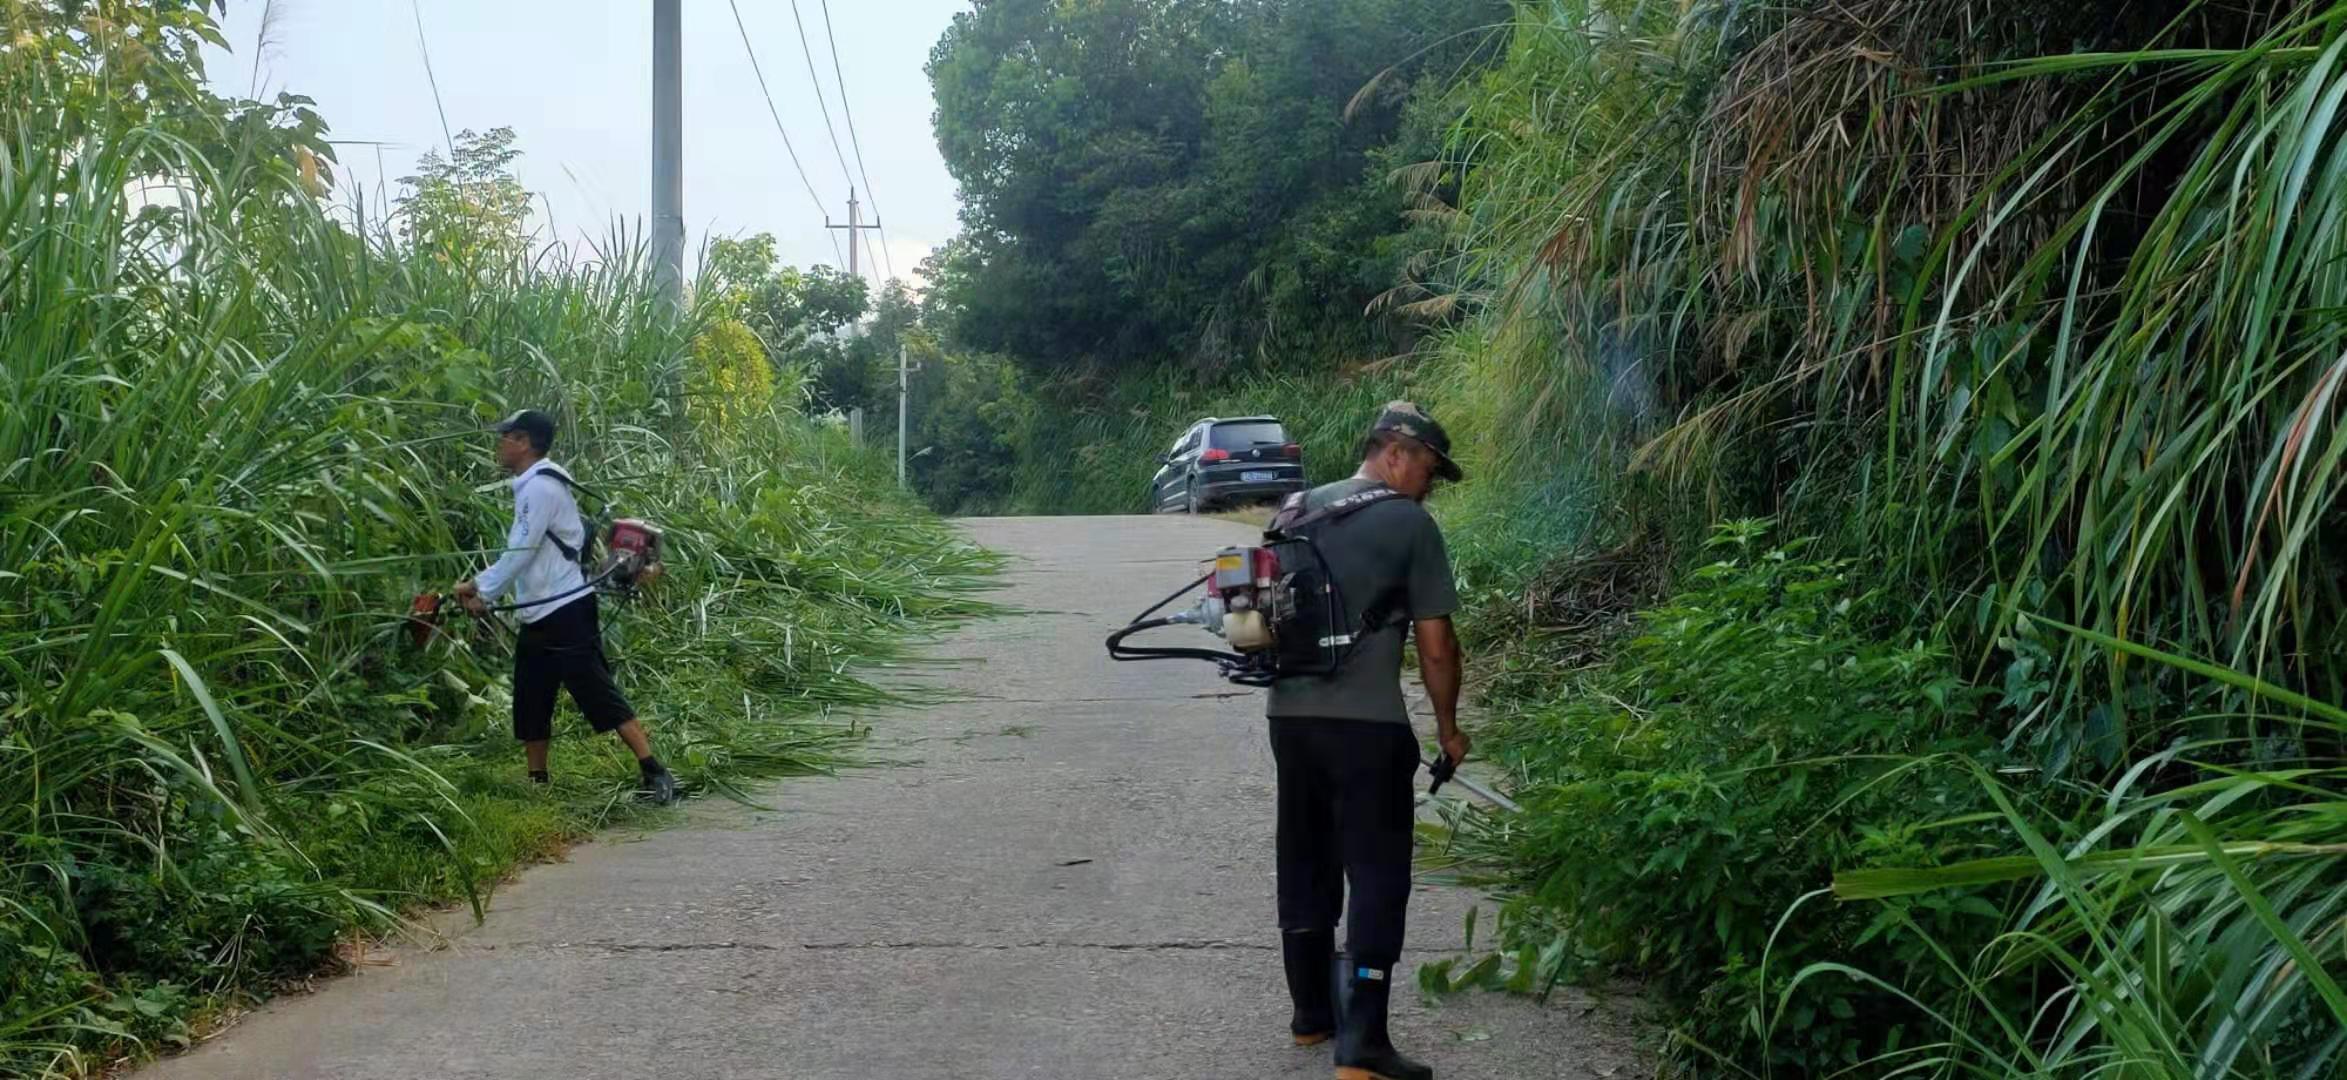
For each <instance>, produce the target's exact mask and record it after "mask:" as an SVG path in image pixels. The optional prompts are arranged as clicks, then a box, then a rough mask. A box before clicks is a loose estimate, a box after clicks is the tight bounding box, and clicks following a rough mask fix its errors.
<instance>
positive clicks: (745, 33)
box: [725, 0, 847, 262]
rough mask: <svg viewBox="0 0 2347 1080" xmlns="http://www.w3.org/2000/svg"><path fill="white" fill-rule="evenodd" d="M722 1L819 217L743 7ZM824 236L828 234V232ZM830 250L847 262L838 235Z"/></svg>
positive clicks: (768, 112)
mask: <svg viewBox="0 0 2347 1080" xmlns="http://www.w3.org/2000/svg"><path fill="white" fill-rule="evenodd" d="M725 2H726V6H727V7H730V8H732V9H733V25H734V29H736V30H739V31H741V35H742V51H743V52H746V53H748V54H750V70H751V71H753V72H756V73H757V76H758V92H759V93H760V94H762V95H764V96H765V98H766V115H768V116H771V117H773V118H774V133H775V134H777V135H780V136H782V148H783V150H784V151H785V152H787V153H789V154H790V165H791V168H792V169H795V170H797V172H798V174H799V183H801V184H803V185H805V186H806V188H807V198H809V199H812V200H814V202H815V213H816V216H818V217H820V216H822V215H823V214H824V213H825V210H824V206H823V196H821V195H817V194H816V193H815V183H814V181H811V180H809V179H807V167H806V166H805V165H803V164H800V162H799V148H798V147H796V146H793V145H791V141H790V132H789V131H787V130H785V129H784V128H783V126H782V111H781V110H780V109H777V108H775V107H774V91H772V90H770V89H768V88H767V86H766V69H765V68H764V67H763V66H761V65H760V64H759V63H758V48H757V46H755V45H752V44H750V28H749V26H748V25H746V24H744V23H743V22H742V6H741V4H739V3H737V2H736V0H725ZM829 122H830V121H829V118H828V117H826V119H825V123H827V124H828V123H829ZM824 235H826V236H831V234H830V233H828V232H826V233H825V234H824ZM831 253H832V254H833V255H837V256H839V257H840V259H841V261H843V262H844V261H846V259H847V255H846V253H845V252H842V251H841V250H840V247H839V237H836V236H832V237H831Z"/></svg>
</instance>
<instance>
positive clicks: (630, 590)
mask: <svg viewBox="0 0 2347 1080" xmlns="http://www.w3.org/2000/svg"><path fill="white" fill-rule="evenodd" d="M662 535H663V534H662V533H661V531H660V528H659V527H658V526H656V525H653V524H652V523H651V522H649V521H645V520H643V519H641V518H620V519H618V520H616V521H613V522H612V523H611V527H610V529H609V530H608V531H607V533H606V535H605V538H604V541H603V545H602V546H603V550H604V556H603V565H602V567H601V568H600V569H599V570H597V571H596V572H594V573H592V574H590V575H588V577H587V581H586V583H585V584H583V585H580V586H579V587H578V588H575V589H572V590H570V591H568V592H562V593H556V594H555V595H553V596H549V597H545V598H543V599H540V600H533V601H530V602H529V603H527V604H522V603H511V604H499V605H497V606H495V607H492V608H490V609H489V613H488V614H487V615H485V616H483V620H484V621H486V622H489V623H491V624H493V625H495V626H496V627H497V628H498V629H499V630H503V631H505V634H504V636H505V637H507V638H511V637H512V636H513V631H512V630H511V629H510V628H508V627H507V626H506V625H505V623H504V622H503V621H502V620H500V619H498V618H496V613H498V612H501V611H514V610H518V609H520V608H523V607H536V606H540V605H543V604H550V603H553V602H554V601H557V600H566V599H569V598H570V597H573V596H577V595H579V594H580V593H583V592H587V591H589V590H600V591H602V592H606V593H610V594H612V595H615V596H619V597H623V598H626V597H633V596H635V595H636V594H637V593H639V592H641V591H643V590H645V589H648V588H650V587H651V586H652V585H653V584H654V583H655V582H658V581H659V580H660V577H661V575H662V574H663V573H664V568H663V567H662V565H661V562H660V540H661V537H662ZM547 539H549V540H553V539H554V537H553V536H551V535H549V536H548V537H547ZM555 546H556V547H558V548H560V549H561V551H562V553H563V555H564V556H565V557H568V558H573V559H575V560H576V561H578V562H579V563H580V564H581V567H580V568H581V569H582V570H583V569H585V565H584V564H585V563H586V562H587V561H588V560H589V559H590V558H592V557H593V549H594V547H595V545H594V544H593V543H592V542H590V543H588V544H587V545H586V546H585V547H582V548H580V549H578V550H577V551H575V552H574V551H573V550H572V549H571V547H570V546H569V545H568V544H564V543H562V542H561V541H560V540H555ZM453 599H454V597H452V596H449V595H448V594H446V593H438V592H423V593H418V594H416V598H415V601H414V602H413V603H411V604H409V605H408V614H407V635H408V641H409V642H410V643H412V644H413V645H414V646H415V647H416V648H419V649H421V648H423V647H424V646H426V645H429V644H431V643H432V638H433V636H434V635H435V634H442V633H446V632H447V631H446V630H444V629H443V628H442V626H441V624H442V623H443V622H445V621H446V619H447V615H448V612H449V611H450V610H452V609H453V610H458V611H461V610H463V606H462V605H459V604H452V603H450V601H451V600H453Z"/></svg>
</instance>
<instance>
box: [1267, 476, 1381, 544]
mask: <svg viewBox="0 0 2347 1080" xmlns="http://www.w3.org/2000/svg"><path fill="white" fill-rule="evenodd" d="M1401 497H1402V493H1401V492H1399V491H1395V490H1394V489H1392V488H1389V487H1387V486H1385V485H1383V484H1379V485H1377V486H1376V487H1373V488H1366V489H1363V490H1361V491H1356V492H1354V493H1352V494H1350V495H1347V496H1345V497H1344V498H1341V499H1337V500H1336V501H1334V502H1331V503H1329V504H1328V505H1327V506H1323V507H1321V508H1320V509H1318V510H1314V511H1311V512H1309V513H1307V512H1306V511H1305V509H1304V505H1305V493H1304V492H1301V491H1299V492H1297V493H1295V494H1293V495H1290V496H1288V498H1287V501H1286V502H1283V503H1281V504H1280V507H1279V512H1278V513H1276V514H1274V515H1272V518H1271V524H1270V525H1268V526H1266V527H1264V530H1263V535H1264V536H1265V537H1266V538H1271V539H1277V538H1280V537H1284V536H1289V535H1293V534H1294V533H1295V531H1296V530H1298V529H1303V528H1308V527H1310V526H1313V525H1318V524H1321V523H1322V522H1327V521H1334V520H1336V519H1338V518H1341V517H1344V516H1345V515H1347V514H1350V513H1352V512H1354V511H1356V510H1366V509H1368V508H1369V507H1372V506H1375V505H1377V504H1378V503H1381V502H1387V501H1389V500H1393V499H1399V498H1401Z"/></svg>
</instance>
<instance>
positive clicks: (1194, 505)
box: [1190, 480, 1206, 514]
mask: <svg viewBox="0 0 2347 1080" xmlns="http://www.w3.org/2000/svg"><path fill="white" fill-rule="evenodd" d="M1190 512H1191V513H1193V514H1203V513H1205V512H1206V500H1205V499H1202V498H1199V497H1198V482H1197V481H1196V480H1192V481H1190Z"/></svg>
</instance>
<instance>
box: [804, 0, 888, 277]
mask: <svg viewBox="0 0 2347 1080" xmlns="http://www.w3.org/2000/svg"><path fill="white" fill-rule="evenodd" d="M822 2H823V39H824V41H826V42H828V43H829V44H830V45H831V77H832V78H833V79H834V80H836V81H837V82H838V83H839V112H840V115H841V116H844V117H846V118H847V124H848V144H849V145H851V146H853V147H855V148H856V176H857V178H859V179H861V180H863V181H864V197H865V198H867V199H870V200H872V223H873V225H874V226H876V227H878V228H879V231H880V262H881V265H883V266H886V267H888V276H889V277H895V276H896V260H895V259H892V258H890V257H889V255H888V228H887V226H886V225H884V224H883V223H884V222H886V221H887V220H888V218H887V217H886V216H884V215H882V214H881V212H880V195H879V193H878V192H876V191H874V190H873V188H872V176H871V174H870V173H867V172H865V171H864V140H862V139H860V138H858V137H857V136H856V112H855V110H854V109H851V108H849V107H848V77H847V75H846V73H844V72H842V71H841V70H840V66H839V38H838V37H836V36H834V35H833V34H832V32H831V0H822ZM826 119H828V117H826ZM833 142H834V143H835V144H836V143H837V140H836V139H834V140H833ZM833 149H837V146H836V145H834V147H833Z"/></svg>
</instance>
